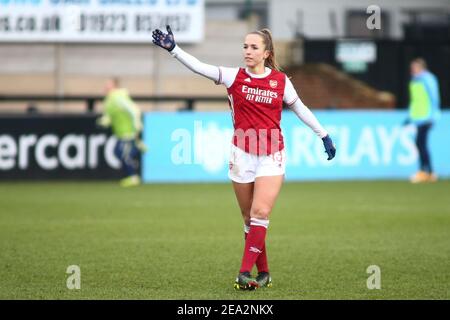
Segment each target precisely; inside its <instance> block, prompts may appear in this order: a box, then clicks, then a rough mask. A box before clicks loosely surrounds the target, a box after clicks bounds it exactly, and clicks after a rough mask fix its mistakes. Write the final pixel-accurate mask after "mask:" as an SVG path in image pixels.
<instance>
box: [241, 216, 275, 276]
mask: <svg viewBox="0 0 450 320" xmlns="http://www.w3.org/2000/svg"><path fill="white" fill-rule="evenodd" d="M268 225H269V221H268V220H261V219H254V218H252V219H251V223H250V231H249V232H248V235H247V239H246V240H245V248H244V256H243V257H242V264H241V269H240V271H239V272H251V271H252V269H253V265H254V264H255V262H256V259H257V258H258V256H259V255H260V253H261V252H262V249H263V247H264V241H265V238H266V232H267V226H268Z"/></svg>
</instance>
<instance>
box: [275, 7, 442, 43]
mask: <svg viewBox="0 0 450 320" xmlns="http://www.w3.org/2000/svg"><path fill="white" fill-rule="evenodd" d="M373 4H376V5H378V6H379V7H380V8H381V11H382V12H383V11H385V12H387V13H388V14H389V16H390V19H391V21H390V26H391V30H390V36H391V37H392V38H393V39H401V38H402V37H403V33H402V24H403V23H404V22H407V21H408V16H407V15H406V14H405V11H406V10H411V9H439V10H441V11H447V12H448V13H450V1H449V0H427V1H423V0H407V1H404V0H377V1H373V0H359V1H354V0H314V1H310V0H271V1H270V3H269V24H270V27H271V28H272V31H273V33H274V36H275V37H276V38H277V39H279V40H291V39H293V38H294V36H295V32H296V30H297V31H299V32H301V33H303V34H304V35H305V36H306V37H308V38H332V37H345V36H346V34H345V30H346V21H345V19H346V11H347V10H354V9H356V10H361V11H366V9H367V7H368V6H370V5H373ZM333 12H334V13H335V15H336V28H333V26H332V24H331V23H330V13H333ZM367 16H368V17H369V14H368V15H367ZM361 27H362V28H364V27H365V25H362V26H361ZM381 27H382V28H383V25H382V26H381Z"/></svg>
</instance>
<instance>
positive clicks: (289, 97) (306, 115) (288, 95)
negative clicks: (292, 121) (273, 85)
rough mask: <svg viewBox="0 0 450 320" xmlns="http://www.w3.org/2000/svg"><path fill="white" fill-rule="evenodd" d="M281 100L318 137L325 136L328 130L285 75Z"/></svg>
mask: <svg viewBox="0 0 450 320" xmlns="http://www.w3.org/2000/svg"><path fill="white" fill-rule="evenodd" d="M283 102H285V103H286V105H287V106H288V107H289V108H290V109H291V110H292V111H294V113H295V114H296V115H297V117H298V118H299V119H300V120H301V121H302V122H303V123H304V124H306V125H307V126H308V127H310V128H311V130H312V131H314V133H315V134H317V135H318V136H319V137H320V138H323V137H325V136H326V135H327V134H328V132H327V131H326V130H325V129H324V128H323V127H322V125H321V124H320V123H319V121H318V120H317V118H316V117H315V116H314V114H313V113H312V112H311V110H309V108H308V107H307V106H305V104H304V103H303V102H302V100H301V99H300V97H299V96H298V94H297V91H296V90H295V88H294V86H293V85H292V82H291V80H289V78H287V77H286V85H285V89H284V96H283Z"/></svg>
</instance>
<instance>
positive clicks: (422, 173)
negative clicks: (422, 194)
mask: <svg viewBox="0 0 450 320" xmlns="http://www.w3.org/2000/svg"><path fill="white" fill-rule="evenodd" d="M410 71H411V81H410V83H409V94H410V103H409V118H408V119H407V120H406V123H412V124H414V125H415V126H416V127H417V136H416V146H417V150H418V152H419V163H420V167H419V171H418V172H417V173H416V174H415V175H414V176H412V177H411V182H413V183H419V182H434V181H436V180H437V176H436V174H434V173H433V166H432V163H431V156H430V150H429V148H428V134H429V131H430V129H431V127H432V126H433V123H434V122H435V121H436V120H437V119H438V118H439V115H440V97H439V82H438V79H437V78H436V76H435V75H434V74H433V73H431V72H430V71H429V70H428V69H427V64H426V61H425V60H424V59H422V58H416V59H414V60H413V61H412V62H411V64H410Z"/></svg>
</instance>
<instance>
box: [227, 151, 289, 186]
mask: <svg viewBox="0 0 450 320" xmlns="http://www.w3.org/2000/svg"><path fill="white" fill-rule="evenodd" d="M228 168H229V170H228V177H229V178H230V179H231V180H233V181H235V182H238V183H250V182H254V181H255V179H256V178H257V177H265V176H280V175H284V172H285V168H286V153H285V151H284V149H283V150H281V151H278V152H275V153H274V154H270V155H261V156H257V155H255V154H251V153H247V152H245V151H244V150H242V149H240V148H238V147H236V146H235V145H234V144H231V153H230V162H229V167H228Z"/></svg>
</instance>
